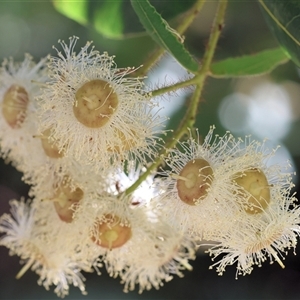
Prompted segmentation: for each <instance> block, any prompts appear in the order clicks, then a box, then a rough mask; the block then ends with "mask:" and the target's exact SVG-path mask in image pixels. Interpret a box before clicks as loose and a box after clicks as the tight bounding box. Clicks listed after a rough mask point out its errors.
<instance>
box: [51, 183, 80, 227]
mask: <svg viewBox="0 0 300 300" xmlns="http://www.w3.org/2000/svg"><path fill="white" fill-rule="evenodd" d="M83 195H84V193H83V191H82V189H80V188H76V189H75V190H71V188H70V186H69V185H62V186H60V187H59V188H58V190H57V191H56V193H55V195H54V198H53V199H52V200H53V204H54V208H55V210H56V212H57V214H58V216H59V218H60V219H61V220H62V221H64V222H66V223H71V222H72V221H73V214H74V211H75V210H76V209H77V207H78V205H79V202H80V200H81V199H82V198H83Z"/></svg>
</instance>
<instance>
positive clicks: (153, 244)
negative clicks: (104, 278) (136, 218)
mask: <svg viewBox="0 0 300 300" xmlns="http://www.w3.org/2000/svg"><path fill="white" fill-rule="evenodd" d="M132 251H134V256H127V258H126V266H125V268H124V269H123V270H122V271H121V272H120V273H119V275H120V277H121V279H122V283H123V284H124V291H125V292H128V291H132V290H134V289H135V286H136V285H138V286H139V293H142V291H143V290H150V289H151V288H152V287H154V288H155V289H159V288H160V287H161V286H163V285H164V282H168V281H170V280H172V279H173V277H174V275H177V276H179V277H183V276H184V274H183V271H184V270H188V271H191V270H192V266H191V265H190V263H189V260H194V259H195V258H196V256H195V244H194V243H193V242H192V241H191V240H190V239H188V238H186V237H184V236H183V235H182V234H180V233H178V232H177V231H176V230H175V229H174V228H172V227H170V226H169V225H168V224H166V223H164V222H162V220H157V222H152V223H151V222H150V223H149V225H148V228H147V229H146V230H144V231H143V232H142V235H141V236H140V238H139V241H138V242H136V244H135V245H134V248H133V250H132Z"/></svg>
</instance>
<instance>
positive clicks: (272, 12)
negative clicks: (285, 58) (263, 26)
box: [259, 0, 300, 67]
mask: <svg viewBox="0 0 300 300" xmlns="http://www.w3.org/2000/svg"><path fill="white" fill-rule="evenodd" d="M259 3H260V4H261V8H262V12H263V15H264V17H265V19H266V21H267V24H268V26H269V28H270V29H271V31H272V32H273V34H274V35H275V37H276V38H277V40H278V42H279V43H280V45H281V46H282V47H283V48H284V49H285V51H286V52H287V53H288V54H289V56H290V57H291V59H292V60H293V61H294V63H295V64H296V65H297V66H298V67H300V1H299V0H289V1H286V0H267V1H266V0H259Z"/></svg>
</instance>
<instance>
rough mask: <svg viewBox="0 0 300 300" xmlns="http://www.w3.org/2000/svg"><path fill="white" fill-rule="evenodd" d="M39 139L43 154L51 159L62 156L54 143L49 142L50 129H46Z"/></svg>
mask: <svg viewBox="0 0 300 300" xmlns="http://www.w3.org/2000/svg"><path fill="white" fill-rule="evenodd" d="M42 134H43V135H42V137H41V142H42V147H43V149H44V152H45V154H46V155H47V156H49V157H51V158H60V157H63V156H64V153H63V151H59V149H58V147H57V145H56V143H55V142H54V141H51V140H50V139H49V136H50V134H51V129H50V128H49V129H47V130H45V131H43V133H42Z"/></svg>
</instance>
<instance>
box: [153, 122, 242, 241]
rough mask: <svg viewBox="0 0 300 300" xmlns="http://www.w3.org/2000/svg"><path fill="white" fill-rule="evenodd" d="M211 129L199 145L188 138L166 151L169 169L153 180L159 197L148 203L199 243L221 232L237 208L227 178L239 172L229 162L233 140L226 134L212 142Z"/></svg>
mask: <svg viewBox="0 0 300 300" xmlns="http://www.w3.org/2000/svg"><path fill="white" fill-rule="evenodd" d="M213 130H214V127H212V128H211V129H210V131H209V133H208V134H207V136H206V137H205V140H204V142H203V143H202V144H201V143H200V138H199V136H198V137H197V138H196V139H194V138H192V137H189V139H188V140H187V141H184V142H179V143H178V147H177V148H175V149H173V150H171V151H170V154H169V155H168V156H167V157H166V159H165V161H166V163H167V165H168V167H169V168H170V170H168V169H167V170H166V171H163V172H161V175H162V177H161V178H158V179H157V180H156V181H155V182H156V184H157V188H160V190H161V194H160V195H158V196H157V197H156V198H154V199H153V200H152V203H153V205H154V206H156V207H157V209H158V210H160V211H161V214H162V216H163V217H164V219H165V220H166V222H169V223H170V224H171V225H172V226H174V227H176V228H177V229H178V230H179V231H180V232H187V233H188V234H189V235H190V236H191V237H193V238H197V239H200V240H201V239H202V238H205V239H209V238H210V235H211V234H212V233H213V232H214V231H215V230H219V228H222V229H223V230H225V226H227V225H228V221H229V220H230V218H231V217H232V216H233V215H234V214H235V213H236V212H237V211H238V209H239V206H238V203H237V201H236V199H235V196H234V194H233V192H232V191H233V189H234V183H233V182H232V180H231V179H230V174H234V173H235V172H237V170H239V168H238V167H237V166H235V165H233V164H232V163H231V160H232V156H233V155H234V154H235V152H236V151H237V150H236V149H235V148H234V147H232V145H233V144H234V138H233V136H232V135H231V134H229V133H226V134H225V135H224V136H223V137H219V136H216V137H215V138H214V139H213Z"/></svg>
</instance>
